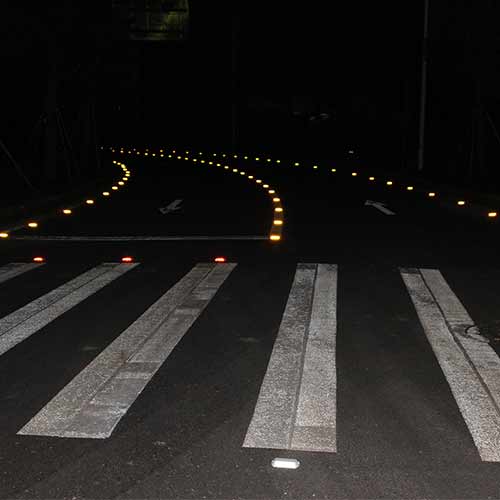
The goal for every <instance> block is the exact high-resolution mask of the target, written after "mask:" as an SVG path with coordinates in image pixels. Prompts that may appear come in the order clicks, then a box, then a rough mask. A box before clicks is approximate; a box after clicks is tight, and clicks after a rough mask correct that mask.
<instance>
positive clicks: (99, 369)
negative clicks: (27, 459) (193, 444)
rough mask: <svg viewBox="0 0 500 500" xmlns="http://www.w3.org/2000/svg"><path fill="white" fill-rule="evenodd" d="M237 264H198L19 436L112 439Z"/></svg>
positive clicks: (74, 380)
mask: <svg viewBox="0 0 500 500" xmlns="http://www.w3.org/2000/svg"><path fill="white" fill-rule="evenodd" d="M235 267H236V264H206V263H204V264H197V265H196V266H195V267H194V268H193V269H192V270H191V271H190V272H189V273H188V274H187V275H186V276H184V278H182V279H181V280H180V281H179V282H177V283H176V284H175V285H174V286H173V287H172V288H171V289H170V290H168V291H167V292H166V293H165V294H164V295H163V296H162V297H160V299H158V300H157V301H156V302H155V303H154V304H153V305H152V306H151V307H149V309H148V310H147V311H146V312H144V313H143V314H142V315H141V316H140V317H139V318H138V319H137V320H136V321H135V322H134V323H132V325H130V326H129V327H128V328H127V329H126V330H125V331H124V332H123V333H122V334H121V335H120V336H119V337H118V338H117V339H115V340H114V341H113V342H112V343H111V344H110V345H109V346H108V347H107V348H106V349H105V350H104V351H103V352H102V353H101V354H99V356H97V357H96V358H95V359H94V361H92V363H90V364H89V365H88V366H87V367H86V368H85V369H84V370H83V371H81V372H80V373H79V374H78V375H77V376H76V377H75V378H74V379H73V380H72V381H71V382H70V383H69V384H68V385H67V386H66V387H65V388H64V389H62V390H61V391H60V392H59V394H57V395H56V396H55V397H54V398H53V399H52V400H51V401H50V402H49V403H48V404H47V405H46V406H45V407H44V408H43V409H42V410H41V411H40V412H39V413H38V414H37V415H35V416H34V417H33V418H32V419H31V420H30V421H29V422H28V423H27V424H26V425H25V426H24V427H23V428H22V429H21V430H20V431H19V432H18V434H29V435H36V436H57V437H67V438H93V439H104V438H107V437H109V436H110V435H111V433H112V432H113V430H114V428H115V427H116V425H117V424H118V423H119V421H120V420H121V418H122V417H123V416H124V415H125V414H126V413H127V411H128V409H129V408H130V407H131V406H132V404H133V403H134V401H135V400H136V399H137V397H138V396H139V394H140V393H141V392H142V391H143V389H144V388H145V387H146V385H147V384H148V383H149V381H150V380H151V379H152V377H153V375H154V374H155V373H156V372H157V371H158V369H159V368H160V367H161V365H162V364H163V363H164V362H165V360H166V359H167V358H168V356H169V355H170V353H171V352H172V351H173V349H174V348H175V346H176V345H177V344H178V342H179V341H180V340H181V339H182V337H183V336H184V335H185V333H186V332H187V331H188V330H189V328H190V327H191V326H192V325H193V323H194V322H195V321H196V319H197V318H198V317H199V315H200V314H201V313H202V311H203V310H204V309H205V307H206V306H207V305H208V304H209V302H210V301H211V300H212V298H213V297H214V295H215V294H216V293H217V291H218V290H219V288H220V286H221V285H222V284H223V283H224V281H225V280H226V278H227V277H228V276H229V274H230V273H231V271H232V270H233V269H234V268H235Z"/></svg>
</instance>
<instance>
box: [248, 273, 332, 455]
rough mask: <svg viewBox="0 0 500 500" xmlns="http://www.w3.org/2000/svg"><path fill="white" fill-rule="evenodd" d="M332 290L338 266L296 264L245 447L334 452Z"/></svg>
mask: <svg viewBox="0 0 500 500" xmlns="http://www.w3.org/2000/svg"><path fill="white" fill-rule="evenodd" d="M336 294H337V267H336V266H334V265H321V264H319V265H317V264H299V265H298V266H297V271H296V273H295V278H294V281H293V284H292V288H291V291H290V295H289V297H288V301H287V305H286V308H285V312H284V314H283V319H282V321H281V325H280V328H279V331H278V336H277V338H276V342H275V344H274V348H273V352H272V354H271V359H270V360H269V364H268V367H267V372H266V375H265V377H264V381H263V383H262V387H261V390H260V393H259V398H258V401H257V405H256V407H255V411H254V414H253V417H252V420H251V422H250V425H249V427H248V431H247V434H246V437H245V440H244V443H243V446H244V447H248V448H279V449H300V450H307V451H328V452H334V451H336V429H335V421H336V369H335V335H336Z"/></svg>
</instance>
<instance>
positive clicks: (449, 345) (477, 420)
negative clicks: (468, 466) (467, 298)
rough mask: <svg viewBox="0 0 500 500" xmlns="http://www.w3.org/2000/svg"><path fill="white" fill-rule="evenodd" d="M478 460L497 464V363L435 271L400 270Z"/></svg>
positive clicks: (499, 372)
mask: <svg viewBox="0 0 500 500" xmlns="http://www.w3.org/2000/svg"><path fill="white" fill-rule="evenodd" d="M400 272H401V277H402V278H403V281H404V283H405V285H406V288H407V290H408V293H409V294H410V297H411V300H412V301H413V304H414V305H415V309H416V311H417V314H418V317H419V319H420V321H421V323H422V326H423V328H424V331H425V334H426V336H427V338H428V340H429V343H430V345H431V347H432V349H433V351H434V353H435V355H436V358H437V360H438V362H439V365H440V366H441V369H442V370H443V373H444V375H445V377H446V380H447V381H448V384H449V386H450V388H451V391H452V393H453V396H454V397H455V400H456V402H457V405H458V407H459V409H460V412H461V413H462V416H463V419H464V421H465V423H466V425H467V427H468V428H469V432H470V434H471V436H472V439H473V440H474V443H475V445H476V448H477V450H478V452H479V455H480V457H481V460H483V461H487V462H499V461H500V409H499V401H500V359H499V358H498V356H497V355H496V353H495V352H494V351H493V349H491V347H490V346H489V345H488V344H487V343H486V342H485V340H484V339H482V338H481V337H480V336H479V335H477V334H476V333H475V334H474V335H470V334H468V332H469V331H470V330H471V329H473V331H474V330H475V331H477V329H475V327H474V323H473V321H472V319H471V318H470V316H469V314H468V313H467V311H466V310H465V308H464V307H463V305H462V304H461V302H460V300H459V299H458V298H457V297H456V296H455V294H454V293H453V292H452V290H451V288H450V287H449V285H448V284H447V283H446V281H445V280H444V278H443V276H442V275H441V273H440V272H439V271H438V270H434V269H420V270H419V269H401V270H400Z"/></svg>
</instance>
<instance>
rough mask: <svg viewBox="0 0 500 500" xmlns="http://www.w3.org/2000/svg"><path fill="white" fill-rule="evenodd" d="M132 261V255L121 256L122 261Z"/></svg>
mask: <svg viewBox="0 0 500 500" xmlns="http://www.w3.org/2000/svg"><path fill="white" fill-rule="evenodd" d="M133 261H134V259H133V258H132V257H122V262H125V263H130V262H133Z"/></svg>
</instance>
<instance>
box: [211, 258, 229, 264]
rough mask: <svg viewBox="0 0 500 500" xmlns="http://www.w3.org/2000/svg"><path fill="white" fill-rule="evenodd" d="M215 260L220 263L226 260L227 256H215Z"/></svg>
mask: <svg viewBox="0 0 500 500" xmlns="http://www.w3.org/2000/svg"><path fill="white" fill-rule="evenodd" d="M214 262H219V263H223V262H226V257H215V259H214Z"/></svg>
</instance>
